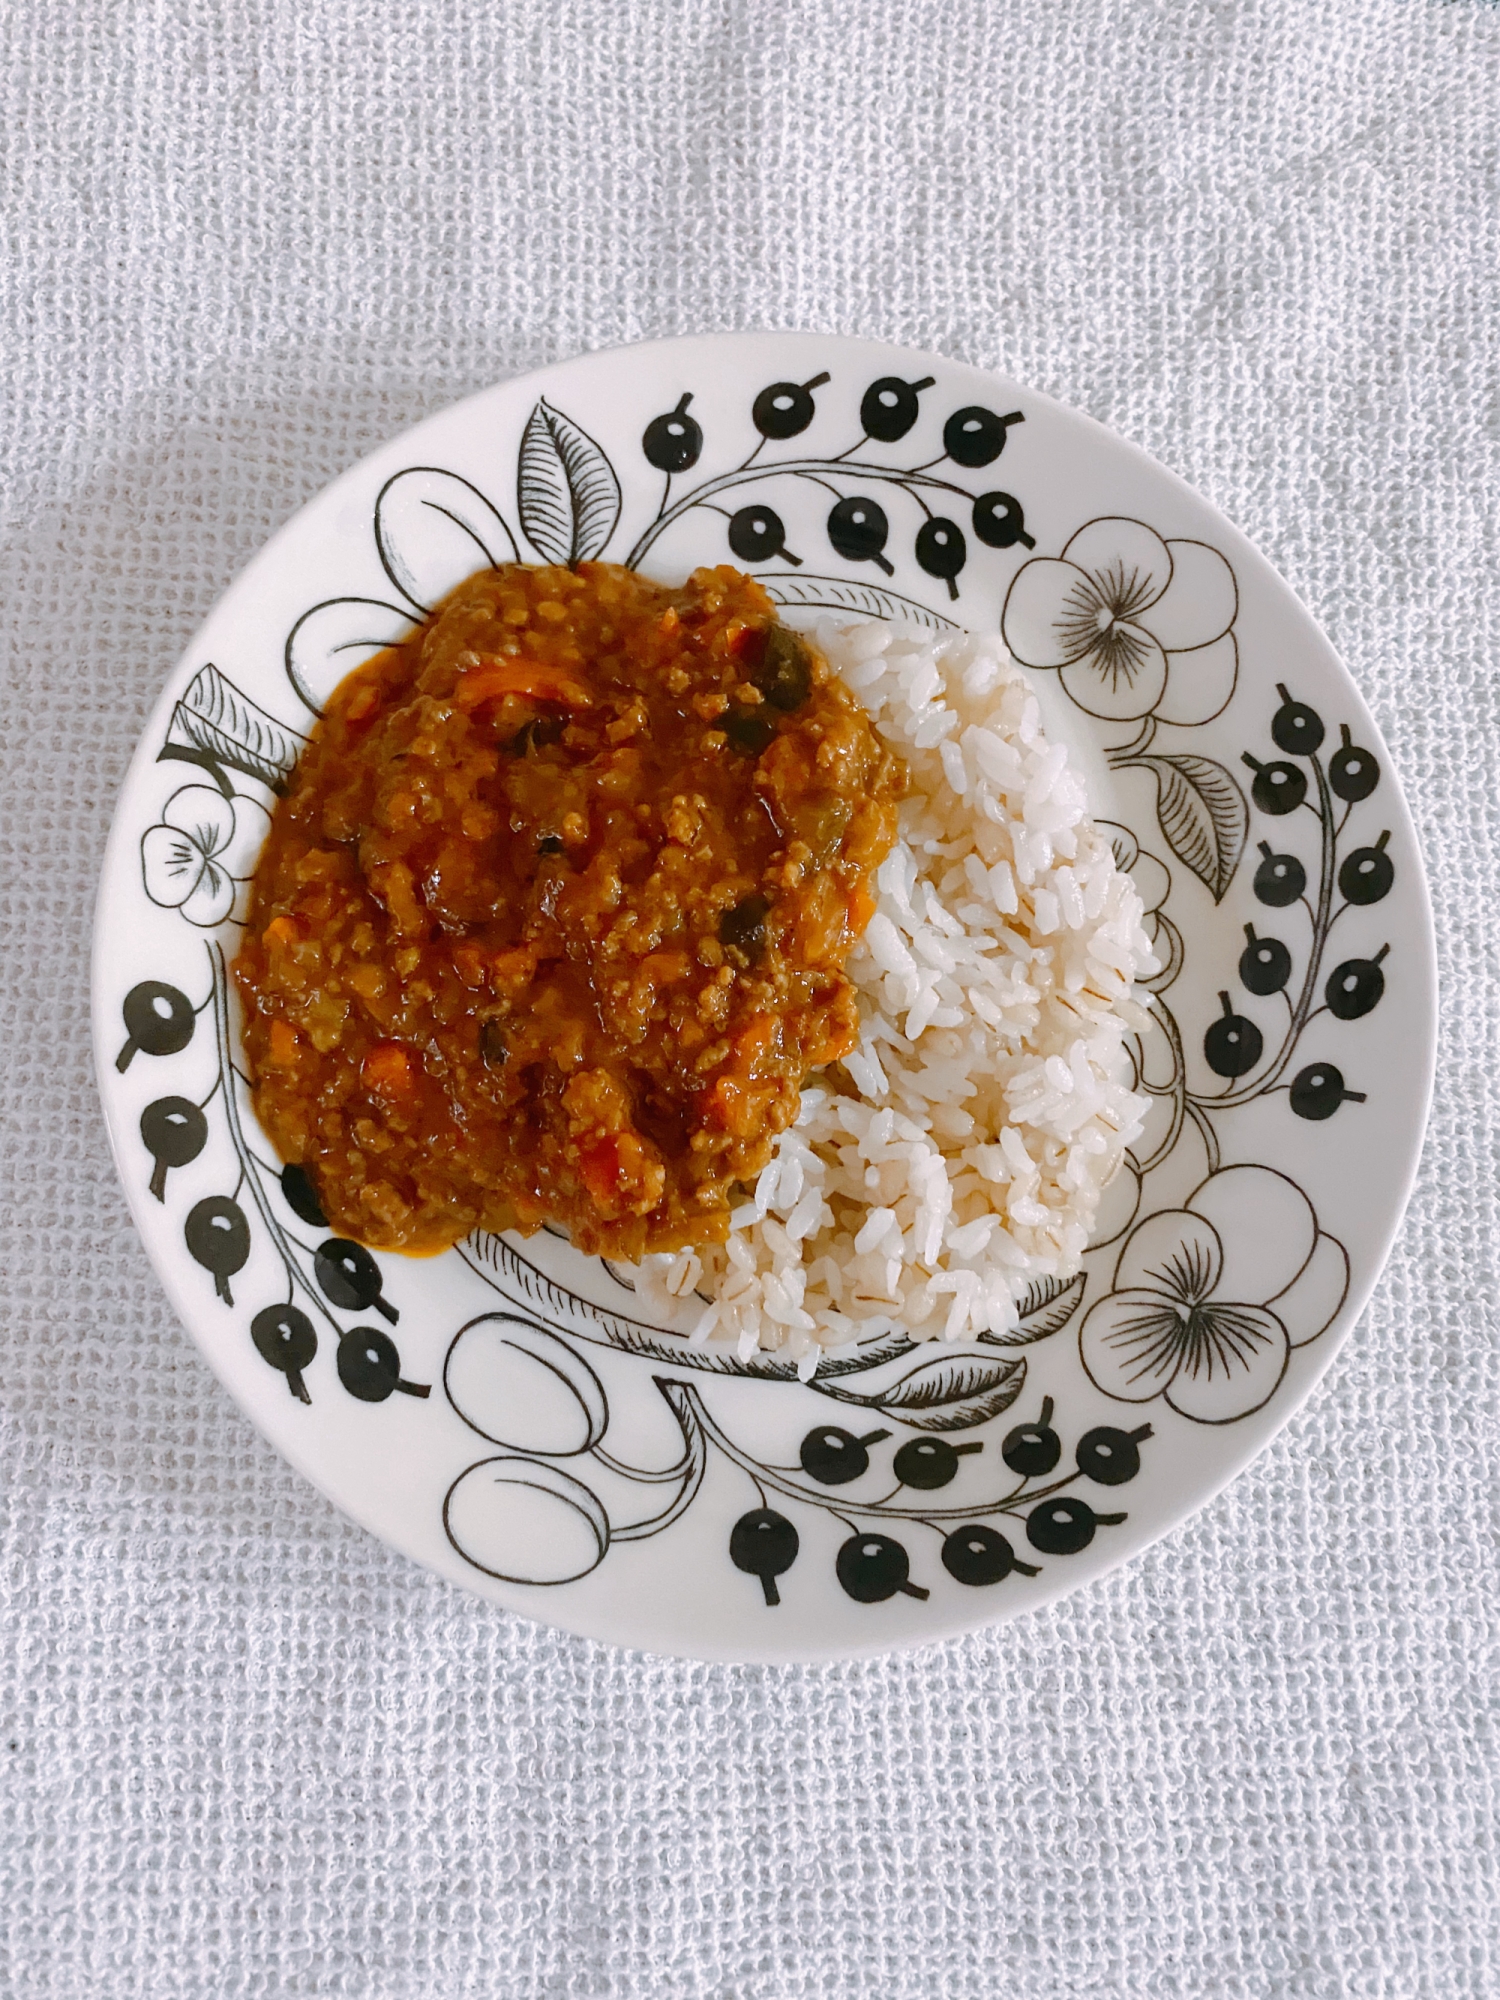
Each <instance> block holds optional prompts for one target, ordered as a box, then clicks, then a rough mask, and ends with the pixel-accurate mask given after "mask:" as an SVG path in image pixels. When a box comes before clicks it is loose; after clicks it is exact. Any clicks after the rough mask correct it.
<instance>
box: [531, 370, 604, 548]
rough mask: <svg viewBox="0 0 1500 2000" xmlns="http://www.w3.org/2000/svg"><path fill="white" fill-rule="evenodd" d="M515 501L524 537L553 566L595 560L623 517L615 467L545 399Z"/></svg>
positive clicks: (533, 417)
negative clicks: (553, 564) (518, 509)
mask: <svg viewBox="0 0 1500 2000" xmlns="http://www.w3.org/2000/svg"><path fill="white" fill-rule="evenodd" d="M516 499H517V504H518V506H519V507H520V510H521V526H522V528H523V529H524V531H525V534H526V539H527V540H528V541H529V542H530V543H531V545H532V547H533V548H534V549H535V550H536V551H537V553H538V554H539V555H540V556H541V557H542V559H543V560H544V561H545V562H550V563H576V562H588V561H590V560H592V558H594V557H595V556H597V555H599V554H600V553H601V551H602V550H603V548H604V546H605V544H606V542H608V540H609V538H610V536H611V535H612V534H613V533H614V531H615V523H616V522H617V521H618V520H619V518H620V482H619V480H618V479H616V477H615V469H614V467H613V466H612V465H611V464H610V462H609V460H608V459H607V458H606V457H605V455H604V453H603V452H602V451H601V450H600V448H599V446H598V445H597V444H595V442H594V440H593V439H592V438H591V437H590V436H589V435H588V433H587V431H582V430H580V429H579V428H578V426H577V424H575V423H574V422H573V419H572V418H571V417H565V416H564V415H563V413H562V411H561V410H554V409H553V408H552V406H551V404H550V403H548V402H547V401H546V399H545V398H543V400H542V401H541V402H539V403H538V404H537V406H536V408H535V409H534V410H533V411H532V413H531V415H530V416H529V417H528V418H527V420H526V430H525V432H524V434H523V436H522V438H521V458H520V464H519V467H518V470H517V476H516Z"/></svg>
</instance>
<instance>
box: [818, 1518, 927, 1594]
mask: <svg viewBox="0 0 1500 2000" xmlns="http://www.w3.org/2000/svg"><path fill="white" fill-rule="evenodd" d="M834 1567H835V1569H836V1570H837V1571H838V1579H839V1582H840V1583H841V1584H842V1585H843V1586H844V1588H845V1590H847V1591H848V1593H849V1595H850V1596H851V1597H852V1598H854V1599H855V1601H856V1602H857V1603H859V1604H882V1603H884V1601H885V1599H886V1598H888V1597H894V1596H895V1595H896V1592H897V1591H898V1590H901V1591H905V1593H906V1595H907V1596H908V1597H923V1598H925V1597H928V1596H930V1594H931V1593H930V1592H928V1591H925V1590H923V1589H922V1588H921V1586H920V1585H919V1584H915V1583H908V1581H907V1578H908V1577H909V1576H910V1575H911V1561H910V1559H909V1558H908V1556H907V1553H906V1551H905V1549H903V1548H902V1546H901V1544H900V1543H899V1542H893V1541H892V1540H891V1538H890V1536H889V1535H851V1536H850V1537H849V1539H848V1541H847V1542H845V1543H844V1545H843V1547H842V1548H841V1549H840V1550H839V1553H838V1560H837V1562H836V1563H835V1565H834Z"/></svg>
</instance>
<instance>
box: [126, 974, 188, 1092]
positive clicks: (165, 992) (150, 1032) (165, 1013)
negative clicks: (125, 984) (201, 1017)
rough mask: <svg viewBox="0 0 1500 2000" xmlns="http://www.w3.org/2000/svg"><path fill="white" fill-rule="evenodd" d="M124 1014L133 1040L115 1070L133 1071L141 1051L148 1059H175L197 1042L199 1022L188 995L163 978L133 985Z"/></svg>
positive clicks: (127, 1028) (130, 1040)
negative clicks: (131, 1065)
mask: <svg viewBox="0 0 1500 2000" xmlns="http://www.w3.org/2000/svg"><path fill="white" fill-rule="evenodd" d="M120 1012H121V1013H122V1014H123V1015H124V1017H125V1033H126V1034H127V1035H128V1036H129V1038H130V1039H129V1040H128V1041H127V1042H126V1044H125V1046H124V1048H122V1049H121V1051H120V1053H119V1054H118V1055H117V1056H116V1057H115V1068H116V1069H117V1070H121V1071H123V1070H127V1069H129V1067H130V1062H131V1058H132V1057H133V1056H134V1054H135V1052H136V1050H137V1049H144V1050H145V1052H146V1054H147V1055H148V1056H175V1055H176V1054H177V1052H178V1050H179V1049H185V1048H186V1047H187V1045H188V1043H189V1042H190V1041H191V1040H192V1039H193V1029H194V1028H195V1027H196V1026H197V1021H198V1017H197V1015H196V1014H194V1012H193V1009H192V1006H191V1004H190V1002H189V1000H188V997H187V995H186V994H185V993H179V992H178V990H177V988H176V987H175V986H163V985H162V983H161V981H160V980H159V979H143V980H142V981H141V983H140V985H139V986H132V987H131V989H130V991H129V992H128V993H127V994H126V995H125V998H124V1001H123V1002H122V1003H121V1007H120Z"/></svg>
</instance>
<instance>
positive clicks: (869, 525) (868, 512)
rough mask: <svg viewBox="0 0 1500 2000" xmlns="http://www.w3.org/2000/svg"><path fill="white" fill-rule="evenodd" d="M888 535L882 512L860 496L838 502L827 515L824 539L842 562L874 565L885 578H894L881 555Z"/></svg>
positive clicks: (888, 530) (870, 501)
mask: <svg viewBox="0 0 1500 2000" xmlns="http://www.w3.org/2000/svg"><path fill="white" fill-rule="evenodd" d="M890 531H891V524H890V522H889V521H888V520H887V519H886V517H885V509H884V508H883V507H881V506H879V505H878V504H877V503H876V502H875V501H874V500H867V499H865V497H864V496H863V494H856V495H855V496H854V497H853V498H852V499H849V500H840V502H839V503H838V505H837V506H836V507H834V508H832V509H831V510H830V512H829V516H828V539H829V541H830V542H832V544H833V547H834V551H835V553H836V554H838V555H841V556H842V557H843V558H844V560H845V562H872V563H876V564H877V565H878V566H879V567H880V568H881V569H883V570H884V571H885V573H886V575H887V576H894V575H895V573H896V572H895V569H894V568H893V566H892V565H891V564H890V563H888V562H887V561H886V559H885V557H884V556H883V555H882V554H881V550H882V549H883V548H884V547H885V544H886V539H887V537H888V536H889V534H890Z"/></svg>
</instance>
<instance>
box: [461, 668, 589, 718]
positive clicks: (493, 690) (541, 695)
mask: <svg viewBox="0 0 1500 2000" xmlns="http://www.w3.org/2000/svg"><path fill="white" fill-rule="evenodd" d="M454 692H455V695H456V697H457V700H458V705H459V707H460V708H463V709H475V708H480V707H482V706H483V704H484V703H485V702H487V701H499V700H500V699H501V698H502V697H503V696H505V695H508V694H514V695H520V696H521V697H522V698H523V699H524V700H528V701H552V702H559V703H561V705H562V706H563V707H564V708H590V707H592V706H593V699H594V698H593V696H592V695H591V694H590V693H589V691H588V689H587V688H586V687H585V686H584V685H583V683H582V681H577V680H574V679H573V678H572V676H571V675H569V674H565V673H563V672H561V671H560V669H558V668H557V667H545V666H542V665H540V664H539V663H538V662H536V661H534V660H481V662H480V664H479V665H478V666H477V667H471V668H470V669H469V671H468V672H467V673H466V674H463V675H462V676H461V677H460V679H459V682H458V686H457V688H456V689H455V690H454Z"/></svg>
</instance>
